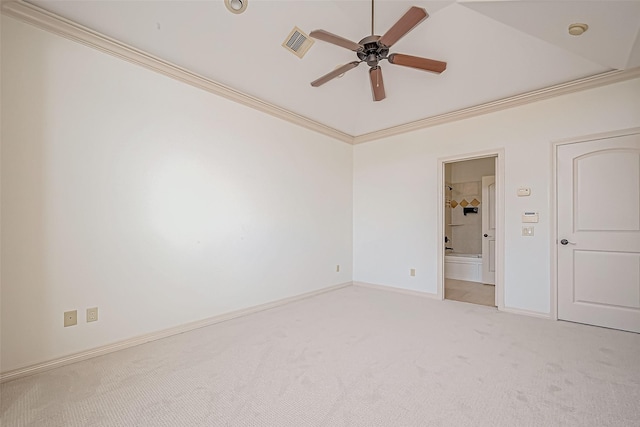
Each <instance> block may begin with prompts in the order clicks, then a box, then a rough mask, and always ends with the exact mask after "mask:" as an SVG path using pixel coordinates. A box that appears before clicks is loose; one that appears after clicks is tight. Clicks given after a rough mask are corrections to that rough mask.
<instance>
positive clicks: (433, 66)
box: [309, 0, 447, 101]
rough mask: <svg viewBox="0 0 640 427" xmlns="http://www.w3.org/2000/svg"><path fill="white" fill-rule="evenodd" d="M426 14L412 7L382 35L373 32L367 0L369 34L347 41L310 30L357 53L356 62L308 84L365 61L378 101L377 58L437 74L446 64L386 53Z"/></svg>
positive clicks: (380, 90) (379, 72) (381, 90)
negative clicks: (369, 20) (357, 39)
mask: <svg viewBox="0 0 640 427" xmlns="http://www.w3.org/2000/svg"><path fill="white" fill-rule="evenodd" d="M428 17H429V14H428V13H427V11H426V10H424V9H423V8H421V7H417V6H413V7H412V8H410V9H409V10H408V11H407V13H405V14H404V15H403V16H402V17H401V18H400V19H399V20H398V21H397V22H396V23H395V24H393V26H392V27H391V28H390V29H389V30H388V31H387V32H386V33H384V35H383V36H377V35H375V34H374V29H373V24H374V0H371V35H370V36H367V37H365V38H363V39H362V40H360V41H359V42H358V43H355V42H352V41H351V40H347V39H345V38H343V37H340V36H338V35H335V34H332V33H330V32H328V31H325V30H314V31H312V32H311V33H310V34H309V35H310V36H311V37H313V38H315V39H317V40H322V41H324V42H327V43H332V44H335V45H337V46H340V47H344V48H346V49H349V50H352V51H354V52H355V53H356V55H357V56H358V61H353V62H349V63H348V64H345V65H343V66H341V67H338V68H336V69H335V70H333V71H331V72H330V73H327V74H325V75H324V76H322V77H320V78H319V79H317V80H314V81H313V82H311V86H313V87H318V86H322V85H323V84H325V83H327V82H328V81H330V80H333V79H335V78H336V77H338V76H340V75H342V74H344V73H346V72H347V71H349V70H351V69H353V68H356V67H357V66H358V65H360V63H362V62H366V63H367V65H368V66H369V67H370V69H369V78H370V79H371V90H372V92H373V100H374V101H382V100H383V99H384V98H385V96H386V95H385V91H384V82H383V80H382V68H380V61H382V60H383V59H386V60H387V61H389V62H390V63H391V64H395V65H402V66H404V67H411V68H417V69H419V70H425V71H430V72H433V73H437V74H440V73H442V72H443V71H444V70H446V68H447V63H446V62H442V61H436V60H434V59H428V58H422V57H419V56H411V55H404V54H402V53H392V54H389V49H390V48H391V46H393V45H394V44H395V43H396V42H397V41H398V40H400V39H401V38H402V37H404V36H405V35H406V34H407V33H408V32H409V31H411V30H412V29H413V28H415V27H416V26H417V25H418V24H419V23H421V22H422V21H424V20H425V19H426V18H428Z"/></svg>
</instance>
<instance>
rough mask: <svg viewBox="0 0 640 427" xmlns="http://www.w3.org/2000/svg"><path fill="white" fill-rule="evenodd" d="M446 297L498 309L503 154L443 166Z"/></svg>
mask: <svg viewBox="0 0 640 427" xmlns="http://www.w3.org/2000/svg"><path fill="white" fill-rule="evenodd" d="M440 165H441V168H442V171H441V172H442V173H441V176H442V184H443V185H442V193H441V194H442V198H441V200H442V205H441V206H443V209H442V214H441V221H440V223H441V227H440V229H441V230H442V233H441V236H442V240H441V242H442V249H441V253H442V263H441V266H442V268H441V274H440V281H441V287H440V291H441V294H440V295H441V297H442V298H443V299H450V300H455V301H461V302H466V303H472V304H480V305H486V306H490V307H498V306H499V305H500V304H499V301H500V298H499V295H501V294H500V292H499V290H498V287H499V283H500V280H499V276H500V275H499V274H498V275H497V274H496V273H497V267H498V265H499V262H498V256H497V255H498V253H497V249H498V247H497V246H498V245H497V243H498V241H497V240H496V239H497V236H498V234H499V233H498V231H499V224H500V221H499V217H500V216H499V215H498V213H499V201H498V195H499V192H498V191H497V188H498V186H497V182H498V180H497V179H496V177H497V174H498V172H499V170H498V168H499V153H493V154H491V155H485V156H474V157H471V158H457V159H445V160H441V163H440Z"/></svg>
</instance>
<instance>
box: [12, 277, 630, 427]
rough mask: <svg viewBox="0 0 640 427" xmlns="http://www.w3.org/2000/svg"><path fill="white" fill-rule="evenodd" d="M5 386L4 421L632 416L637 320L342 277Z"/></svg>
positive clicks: (560, 420)
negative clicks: (586, 318) (535, 314)
mask: <svg viewBox="0 0 640 427" xmlns="http://www.w3.org/2000/svg"><path fill="white" fill-rule="evenodd" d="M25 339H27V338H26V337H25ZM1 397H2V402H1V410H2V420H1V421H2V423H1V424H2V426H26V425H29V426H172V427H175V426H510V427H512V426H581V427H583V426H637V425H638V420H639V419H640V335H638V334H632V333H627V332H620V331H614V330H608V329H602V328H595V327H590V326H585V325H579V324H573V323H566V322H554V321H549V320H543V319H537V318H531V317H525V316H517V315H512V314H506V313H502V312H498V311H497V310H495V309H492V308H488V307H484V306H478V305H471V304H462V303H458V302H455V301H435V300H431V299H428V298H420V297H415V296H410V295H404V294H399V293H393V292H386V291H382V290H376V289H368V288H360V287H348V288H344V289H341V290H338V291H334V292H330V293H326V294H323V295H320V296H317V297H314V298H309V299H306V300H303V301H300V302H296V303H292V304H289V305H287V306H283V307H280V308H276V309H272V310H268V311H263V312H261V313H257V314H253V315H250V316H247V317H243V318H238V319H235V320H231V321H228V322H224V323H221V324H218V325H214V326H210V327H206V328H202V329H199V330H196V331H192V332H188V333H184V334H181V335H177V336H173V337H170V338H166V339H163V340H160V341H155V342H152V343H148V344H144V345H141V346H138V347H135V348H130V349H127V350H123V351H120V352H117V353H112V354H109V355H106V356H102V357H98V358H94V359H91V360H87V361H84V362H80V363H76V364H74V365H69V366H66V367H63V368H59V369H56V370H52V371H49V372H45V373H42V374H38V375H35V376H31V377H28V378H23V379H19V380H15V381H12V382H8V383H5V384H3V385H2V388H1Z"/></svg>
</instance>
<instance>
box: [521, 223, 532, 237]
mask: <svg viewBox="0 0 640 427" xmlns="http://www.w3.org/2000/svg"><path fill="white" fill-rule="evenodd" d="M522 235H523V236H527V237H529V236H533V226H530V227H522Z"/></svg>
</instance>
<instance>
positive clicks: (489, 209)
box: [482, 176, 497, 305]
mask: <svg viewBox="0 0 640 427" xmlns="http://www.w3.org/2000/svg"><path fill="white" fill-rule="evenodd" d="M482 283H485V284H487V285H495V284H496V177H495V176H483V177H482ZM496 305H497V304H496Z"/></svg>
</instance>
